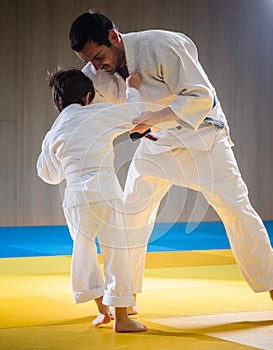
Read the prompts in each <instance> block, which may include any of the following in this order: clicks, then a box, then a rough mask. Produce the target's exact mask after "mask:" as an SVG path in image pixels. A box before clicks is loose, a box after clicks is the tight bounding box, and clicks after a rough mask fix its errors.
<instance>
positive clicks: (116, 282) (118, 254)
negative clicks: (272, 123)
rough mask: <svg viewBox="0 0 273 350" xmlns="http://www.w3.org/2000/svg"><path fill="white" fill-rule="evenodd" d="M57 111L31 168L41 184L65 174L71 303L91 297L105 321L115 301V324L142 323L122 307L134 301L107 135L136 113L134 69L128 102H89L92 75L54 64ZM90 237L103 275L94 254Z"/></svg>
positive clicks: (135, 327)
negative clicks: (59, 68)
mask: <svg viewBox="0 0 273 350" xmlns="http://www.w3.org/2000/svg"><path fill="white" fill-rule="evenodd" d="M49 86H50V88H51V92H52V98H53V100H54V104H55V106H56V108H57V109H58V110H59V112H60V114H59V116H58V117H57V119H56V120H55V122H54V123H53V125H52V127H51V129H50V131H49V132H48V133H47V134H46V136H45V139H44V141H43V144H42V152H41V154H40V156H39V158H38V162H37V171H38V175H39V176H40V177H41V178H42V179H43V180H44V181H45V182H47V183H49V184H59V183H60V182H61V181H62V180H64V179H65V180H66V189H65V194H64V201H63V207H64V215H65V218H66V221H67V225H68V228H69V231H70V234H71V237H72V239H73V253H72V268H71V277H72V291H73V297H74V302H75V303H81V302H87V301H89V300H93V299H94V300H95V302H96V304H97V307H98V316H97V318H96V319H95V320H94V321H93V325H100V324H103V323H109V322H110V321H111V319H112V317H111V314H110V312H109V305H112V306H114V307H115V322H114V330H115V331H116V332H142V331H145V330H146V329H147V328H146V326H144V325H143V324H141V323H139V322H137V321H135V320H132V319H130V318H129V317H128V315H127V307H130V306H132V305H134V304H135V299H134V296H133V294H134V290H133V283H132V271H131V264H130V255H131V253H132V252H131V250H130V243H129V241H128V239H129V237H128V235H127V232H126V229H125V221H124V215H123V209H122V189H121V187H120V185H119V182H118V179H117V177H116V175H115V172H114V165H113V160H114V152H113V144H112V143H113V140H114V139H115V137H117V136H118V135H120V134H122V133H125V132H126V131H128V130H130V129H132V127H133V125H132V120H133V119H134V117H136V116H138V115H139V114H140V113H141V104H140V103H130V102H137V101H138V98H139V94H138V91H137V88H139V86H140V77H139V75H137V74H135V73H134V74H132V75H131V76H130V77H129V78H128V79H127V87H128V88H127V95H128V100H127V101H128V104H125V105H121V106H115V105H112V104H109V103H98V104H92V100H93V98H94V96H95V91H94V87H93V84H92V81H91V80H90V79H89V78H87V77H86V76H85V75H84V74H83V73H82V72H81V71H80V70H77V69H69V70H66V71H58V72H57V73H55V74H54V75H53V76H51V78H50V82H49ZM96 236H97V237H98V241H99V244H100V248H101V252H102V256H103V261H104V279H105V282H104V279H103V277H102V273H101V270H100V266H99V264H98V261H97V250H96V243H95V238H96Z"/></svg>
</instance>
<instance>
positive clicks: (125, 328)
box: [113, 317, 147, 333]
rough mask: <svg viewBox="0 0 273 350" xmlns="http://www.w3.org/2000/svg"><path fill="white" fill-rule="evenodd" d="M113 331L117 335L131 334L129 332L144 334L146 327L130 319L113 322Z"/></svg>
mask: <svg viewBox="0 0 273 350" xmlns="http://www.w3.org/2000/svg"><path fill="white" fill-rule="evenodd" d="M113 329H114V331H115V332H117V333H131V332H146V331H147V327H146V326H145V325H144V324H142V323H140V322H138V321H136V320H133V319H131V318H129V317H128V318H127V319H125V320H122V321H118V322H117V320H115V324H114V327H113Z"/></svg>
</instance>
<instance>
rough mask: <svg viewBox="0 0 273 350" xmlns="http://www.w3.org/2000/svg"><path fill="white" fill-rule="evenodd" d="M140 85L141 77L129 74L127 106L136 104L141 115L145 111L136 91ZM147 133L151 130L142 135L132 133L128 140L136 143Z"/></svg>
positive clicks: (127, 80)
mask: <svg viewBox="0 0 273 350" xmlns="http://www.w3.org/2000/svg"><path fill="white" fill-rule="evenodd" d="M140 85H141V76H140V75H139V74H138V73H136V72H134V73H132V74H130V75H129V77H128V78H127V79H126V101H127V105H128V104H130V103H136V106H135V108H139V111H140V114H141V113H143V112H144V111H145V108H144V103H143V101H142V99H141V95H140V93H139V91H138V89H139V88H140ZM140 114H139V115H140ZM139 115H138V116H139ZM138 116H137V117H138ZM149 132H151V129H147V130H146V131H145V132H143V133H139V132H132V133H130V138H131V140H132V141H136V140H138V139H140V138H142V137H143V136H145V135H147V134H148V133H149Z"/></svg>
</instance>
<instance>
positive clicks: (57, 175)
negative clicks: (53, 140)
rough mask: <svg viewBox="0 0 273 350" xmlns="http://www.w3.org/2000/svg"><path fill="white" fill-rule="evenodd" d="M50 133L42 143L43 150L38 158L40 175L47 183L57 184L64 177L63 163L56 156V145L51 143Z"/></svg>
mask: <svg viewBox="0 0 273 350" xmlns="http://www.w3.org/2000/svg"><path fill="white" fill-rule="evenodd" d="M49 138H50V137H49V133H48V134H47V135H46V137H45V139H44V141H43V143H42V151H41V154H40V155H39V157H38V160H37V173H38V176H39V177H40V178H41V179H42V180H43V181H44V182H46V183H48V184H51V185H57V184H59V183H60V182H61V181H62V180H63V179H64V174H63V171H62V167H61V163H60V161H59V160H58V159H57V157H56V153H55V152H54V147H53V146H52V145H50V143H49Z"/></svg>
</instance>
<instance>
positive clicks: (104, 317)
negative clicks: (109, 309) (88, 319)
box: [92, 312, 114, 326]
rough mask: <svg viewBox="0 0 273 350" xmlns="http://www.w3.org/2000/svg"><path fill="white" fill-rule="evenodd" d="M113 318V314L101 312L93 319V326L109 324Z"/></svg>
mask: <svg viewBox="0 0 273 350" xmlns="http://www.w3.org/2000/svg"><path fill="white" fill-rule="evenodd" d="M113 319H114V318H113V316H111V315H110V313H106V314H101V313H100V312H99V313H98V316H97V317H96V318H95V319H94V320H93V321H92V325H93V326H99V325H101V324H107V323H109V322H110V321H111V320H113Z"/></svg>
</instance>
